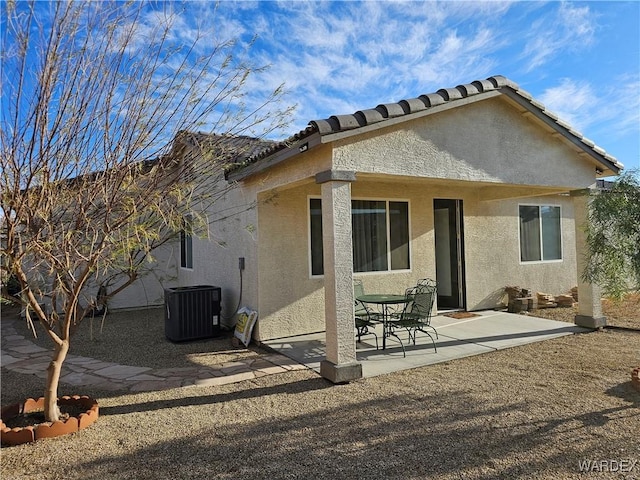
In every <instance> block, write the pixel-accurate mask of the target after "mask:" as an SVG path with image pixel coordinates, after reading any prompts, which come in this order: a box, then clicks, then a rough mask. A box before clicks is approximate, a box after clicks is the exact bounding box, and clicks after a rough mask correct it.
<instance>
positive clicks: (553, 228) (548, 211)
mask: <svg viewBox="0 0 640 480" xmlns="http://www.w3.org/2000/svg"><path fill="white" fill-rule="evenodd" d="M520 260H521V261H522V262H540V261H544V262H546V261H553V260H562V237H561V229H560V207H556V206H548V205H547V206H545V205H540V206H539V205H520Z"/></svg>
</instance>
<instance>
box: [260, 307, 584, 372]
mask: <svg viewBox="0 0 640 480" xmlns="http://www.w3.org/2000/svg"><path fill="white" fill-rule="evenodd" d="M431 325H433V326H434V327H435V328H436V330H437V332H438V338H435V335H434V339H435V343H436V347H437V352H436V351H435V350H434V348H433V344H432V343H431V339H430V338H429V337H428V336H426V335H424V334H421V333H419V334H418V336H417V341H416V345H413V343H410V342H409V339H408V335H407V334H406V333H400V334H399V335H400V338H401V340H402V342H403V343H404V346H405V351H406V357H405V356H403V352H402V348H401V346H400V344H399V343H398V341H397V340H396V339H394V338H390V339H388V342H387V348H386V349H385V350H383V349H382V342H381V339H382V325H378V326H377V327H376V329H375V333H376V334H377V336H378V343H379V347H380V348H379V349H376V342H375V337H374V336H373V335H369V336H366V337H363V338H362V342H361V343H357V344H356V360H357V361H358V362H360V363H361V365H362V376H363V377H365V378H368V377H375V376H378V375H384V374H387V373H392V372H398V371H402V370H408V369H411V368H417V367H423V366H426V365H433V364H436V363H443V362H448V361H451V360H455V359H458V358H463V357H469V356H472V355H480V354H483V353H489V352H494V351H496V350H502V349H505V348H511V347H517V346H519V345H525V344H528V343H533V342H541V341H544V340H549V339H552V338H557V337H561V336H565V335H572V334H575V333H584V332H589V331H592V330H590V329H587V328H582V327H578V326H576V325H573V324H570V323H566V322H558V321H555V320H547V319H543V318H538V317H533V316H526V315H517V314H513V313H506V312H502V311H493V310H487V311H482V312H475V313H474V314H473V316H470V317H468V318H459V319H456V318H452V317H449V316H446V315H445V314H444V313H442V312H441V313H439V314H438V315H437V316H434V317H433V318H432V320H431ZM264 344H265V345H267V346H268V347H270V348H272V349H274V350H275V351H277V352H278V353H281V354H283V355H286V356H287V357H289V358H291V359H293V360H295V361H297V362H298V363H301V364H303V365H305V366H307V367H308V368H310V369H313V370H315V371H316V372H318V373H319V372H320V363H321V362H322V361H323V360H325V358H326V335H325V332H320V333H313V334H308V335H299V336H295V337H287V338H280V339H275V340H269V341H266V342H264Z"/></svg>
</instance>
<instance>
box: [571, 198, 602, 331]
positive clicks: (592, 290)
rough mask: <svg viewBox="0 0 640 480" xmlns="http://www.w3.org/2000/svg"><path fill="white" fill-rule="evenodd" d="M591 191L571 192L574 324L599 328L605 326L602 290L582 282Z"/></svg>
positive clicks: (585, 258)
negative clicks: (575, 280) (575, 277)
mask: <svg viewBox="0 0 640 480" xmlns="http://www.w3.org/2000/svg"><path fill="white" fill-rule="evenodd" d="M591 193H592V190H591V189H589V188H587V189H584V190H575V191H572V192H571V198H572V200H573V211H574V219H575V235H576V265H577V267H578V314H577V315H576V316H575V320H574V321H575V323H576V325H579V326H581V327H586V328H600V327H604V326H605V325H606V324H607V320H606V318H605V317H604V315H603V314H602V290H601V289H600V286H598V285H596V284H594V283H588V282H585V281H583V280H582V273H583V272H584V269H585V267H586V264H587V234H586V232H585V225H587V222H588V221H589V204H590V194H591Z"/></svg>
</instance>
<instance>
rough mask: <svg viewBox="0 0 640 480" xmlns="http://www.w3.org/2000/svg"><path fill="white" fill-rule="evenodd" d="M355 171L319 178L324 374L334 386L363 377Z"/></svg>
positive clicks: (322, 370) (338, 172)
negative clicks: (356, 302)
mask: <svg viewBox="0 0 640 480" xmlns="http://www.w3.org/2000/svg"><path fill="white" fill-rule="evenodd" d="M354 180H355V173H354V172H340V171H333V170H332V171H327V172H322V173H319V174H318V175H316V182H317V183H320V184H322V237H323V238H322V247H323V253H324V259H323V261H324V314H325V327H326V348H327V353H326V355H327V356H326V359H325V360H324V361H322V362H321V364H320V374H321V375H322V376H323V377H325V378H326V379H328V380H330V381H332V382H333V383H345V382H349V381H351V380H355V379H357V378H361V377H362V365H361V364H360V363H359V362H357V360H356V338H355V333H354V328H355V327H354V320H353V318H354V317H353V315H354V314H353V249H352V239H351V182H352V181H354Z"/></svg>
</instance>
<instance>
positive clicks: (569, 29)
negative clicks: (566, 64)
mask: <svg viewBox="0 0 640 480" xmlns="http://www.w3.org/2000/svg"><path fill="white" fill-rule="evenodd" d="M595 31H596V24H595V16H594V14H593V13H592V12H591V10H590V8H589V6H583V7H573V6H572V5H571V4H569V3H565V2H562V3H560V4H559V7H558V9H557V10H555V11H553V12H550V13H548V14H543V16H541V17H540V18H538V19H537V20H535V21H534V22H533V23H532V24H531V27H530V28H529V30H528V32H527V43H526V45H525V48H524V51H523V54H522V56H523V58H524V59H525V60H526V61H527V62H528V65H527V68H526V71H528V72H530V71H533V70H536V69H539V68H540V67H541V66H542V65H544V64H546V63H548V62H549V61H550V60H551V59H553V58H555V57H556V56H557V55H558V54H559V53H561V52H566V51H575V50H580V49H583V48H585V47H586V46H588V45H590V44H591V43H592V41H593V39H594V35H595Z"/></svg>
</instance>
